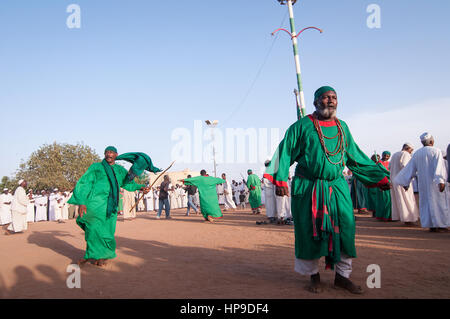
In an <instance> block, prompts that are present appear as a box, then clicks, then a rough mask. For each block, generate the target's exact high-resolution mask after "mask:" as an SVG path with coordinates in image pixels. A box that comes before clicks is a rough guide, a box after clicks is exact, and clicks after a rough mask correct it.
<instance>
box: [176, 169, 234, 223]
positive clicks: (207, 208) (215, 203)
mask: <svg viewBox="0 0 450 319" xmlns="http://www.w3.org/2000/svg"><path fill="white" fill-rule="evenodd" d="M180 181H181V182H183V183H184V184H185V185H194V186H195V187H197V189H198V194H199V197H200V210H201V212H202V215H203V217H204V218H205V219H206V220H208V221H210V222H211V223H214V222H215V221H216V219H220V218H222V217H223V215H222V211H221V210H220V206H219V199H218V198H217V189H216V185H217V184H222V183H225V180H223V179H221V178H217V177H211V176H208V174H206V171H205V170H204V169H202V170H201V171H200V176H196V177H191V178H186V179H183V180H180Z"/></svg>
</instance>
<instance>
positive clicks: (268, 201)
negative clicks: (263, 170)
mask: <svg viewBox="0 0 450 319" xmlns="http://www.w3.org/2000/svg"><path fill="white" fill-rule="evenodd" d="M263 183H264V198H265V206H266V215H267V217H268V218H273V217H277V200H276V197H275V185H274V184H272V182H271V181H269V180H268V179H267V178H264V179H263Z"/></svg>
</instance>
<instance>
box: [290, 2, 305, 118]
mask: <svg viewBox="0 0 450 319" xmlns="http://www.w3.org/2000/svg"><path fill="white" fill-rule="evenodd" d="M295 2H296V1H294V3H295ZM292 5H293V3H292V0H287V6H288V9H289V24H290V25H291V35H292V48H293V50H294V60H295V72H296V75H297V87H298V94H299V97H300V105H298V106H297V119H301V118H302V117H303V116H305V114H306V108H305V95H304V93H303V87H302V72H301V69H300V57H299V55H298V47H297V37H296V35H297V34H296V33H295V24H294V10H293V9H292Z"/></svg>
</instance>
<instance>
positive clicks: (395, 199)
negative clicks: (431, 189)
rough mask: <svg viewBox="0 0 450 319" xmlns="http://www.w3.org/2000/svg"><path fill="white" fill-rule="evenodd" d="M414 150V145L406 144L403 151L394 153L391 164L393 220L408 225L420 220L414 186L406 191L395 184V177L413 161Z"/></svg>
mask: <svg viewBox="0 0 450 319" xmlns="http://www.w3.org/2000/svg"><path fill="white" fill-rule="evenodd" d="M413 150H414V147H413V146H412V144H410V143H405V144H404V145H403V147H402V150H401V151H400V152H397V153H394V154H393V155H392V157H391V161H390V162H389V171H390V172H391V181H392V189H391V201H392V220H400V221H401V222H403V223H405V224H406V225H414V223H415V222H417V221H418V220H419V208H418V207H417V203H416V199H415V197H414V190H413V187H411V186H412V185H409V188H408V190H405V189H404V188H403V187H402V185H399V184H397V183H396V182H395V177H396V176H397V175H398V173H400V171H401V170H402V169H403V168H404V167H405V166H406V165H407V164H408V162H409V161H410V160H411V153H412V152H413Z"/></svg>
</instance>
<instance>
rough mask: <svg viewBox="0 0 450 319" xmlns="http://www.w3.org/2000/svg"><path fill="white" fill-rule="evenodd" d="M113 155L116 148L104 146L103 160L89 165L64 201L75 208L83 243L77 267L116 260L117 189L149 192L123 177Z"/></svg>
mask: <svg viewBox="0 0 450 319" xmlns="http://www.w3.org/2000/svg"><path fill="white" fill-rule="evenodd" d="M117 156H118V154H117V149H116V148H115V147H113V146H108V147H107V148H106V149H105V158H104V159H103V161H102V162H100V163H94V164H92V165H91V166H89V168H88V170H87V171H86V173H84V175H83V176H81V178H80V179H79V180H78V182H77V185H76V186H75V189H74V191H73V194H72V197H71V198H70V200H69V201H68V203H69V204H73V205H79V211H78V214H79V216H78V218H77V220H76V222H77V224H78V226H80V227H81V229H83V230H84V234H85V240H86V244H87V245H86V254H85V255H84V258H82V259H80V260H79V262H78V264H79V265H83V264H84V263H86V262H87V261H92V262H93V263H94V264H95V265H97V266H104V265H106V261H107V260H108V259H113V258H115V257H116V252H115V250H116V241H115V239H114V233H115V231H116V221H117V212H118V205H119V192H120V188H121V187H122V188H124V189H126V190H128V191H130V192H134V191H135V190H142V191H143V192H144V193H148V191H149V189H148V188H147V187H145V185H140V184H136V183H135V182H134V180H133V179H131V180H130V178H127V177H128V172H127V170H126V169H125V168H124V167H123V166H121V165H118V164H115V161H116V158H117Z"/></svg>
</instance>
